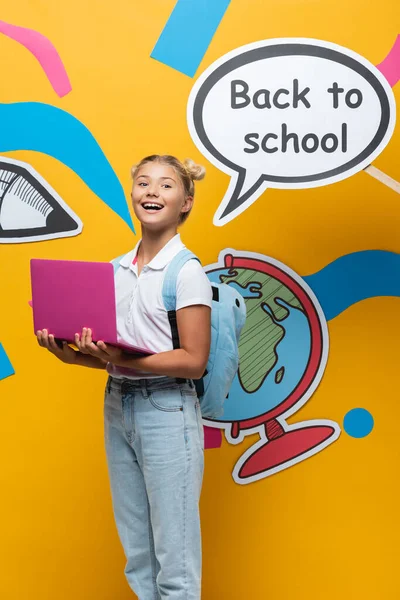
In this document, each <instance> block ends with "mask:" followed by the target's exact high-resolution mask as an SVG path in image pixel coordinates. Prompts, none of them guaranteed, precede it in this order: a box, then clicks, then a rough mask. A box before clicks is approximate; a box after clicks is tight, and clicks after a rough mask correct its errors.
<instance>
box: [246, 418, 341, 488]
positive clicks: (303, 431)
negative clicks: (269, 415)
mask: <svg viewBox="0 0 400 600" xmlns="http://www.w3.org/2000/svg"><path fill="white" fill-rule="evenodd" d="M302 425H303V426H296V429H291V430H289V431H286V430H285V429H284V428H283V427H282V425H281V424H280V423H279V421H277V420H276V419H272V420H271V421H268V422H267V423H265V425H264V428H265V434H266V437H267V440H266V442H265V444H263V445H261V446H260V442H257V444H255V446H254V451H253V452H251V449H252V448H253V446H252V447H250V449H249V450H247V452H246V454H247V453H250V454H249V455H248V456H247V458H246V459H245V460H244V462H243V464H241V466H240V468H239V471H238V474H237V477H238V479H239V480H243V481H245V480H246V479H249V478H254V477H256V478H257V479H261V478H262V477H267V476H268V474H269V472H270V471H272V470H273V471H274V472H276V471H281V470H283V469H285V468H288V467H290V466H291V464H294V462H296V463H298V462H300V461H302V460H305V459H306V458H308V456H310V455H312V454H315V453H316V452H318V451H319V450H318V449H319V447H320V446H321V445H324V446H326V445H327V444H326V442H327V440H329V438H331V437H332V436H334V435H335V433H336V430H335V428H334V427H333V426H332V425H317V424H313V423H311V424H310V425H307V424H302ZM333 441H334V440H332V442H333ZM241 461H242V459H240V460H239V461H238V463H237V467H239V464H240V463H241ZM237 467H236V468H235V470H236V469H237ZM270 474H272V473H270Z"/></svg>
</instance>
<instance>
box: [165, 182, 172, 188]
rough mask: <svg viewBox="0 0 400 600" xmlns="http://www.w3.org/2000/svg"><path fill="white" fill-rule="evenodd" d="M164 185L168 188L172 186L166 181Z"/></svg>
mask: <svg viewBox="0 0 400 600" xmlns="http://www.w3.org/2000/svg"><path fill="white" fill-rule="evenodd" d="M164 187H166V188H171V187H172V186H170V185H169V183H165V184H164Z"/></svg>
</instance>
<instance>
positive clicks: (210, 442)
mask: <svg viewBox="0 0 400 600" xmlns="http://www.w3.org/2000/svg"><path fill="white" fill-rule="evenodd" d="M221 444H222V433H221V430H220V429H215V428H214V427H207V426H205V427H204V448H205V450H211V449H212V448H220V447H221Z"/></svg>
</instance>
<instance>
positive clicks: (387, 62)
mask: <svg viewBox="0 0 400 600" xmlns="http://www.w3.org/2000/svg"><path fill="white" fill-rule="evenodd" d="M376 68H377V69H379V70H380V72H381V73H382V75H384V76H385V77H386V79H387V80H388V82H389V83H390V85H391V86H392V87H393V86H395V85H396V83H397V82H398V81H399V79H400V34H399V35H398V36H397V38H396V41H395V43H394V45H393V48H392V49H391V50H390V52H389V54H388V55H387V57H386V58H385V59H384V60H383V61H382V62H381V63H380V64H379V65H377V66H376Z"/></svg>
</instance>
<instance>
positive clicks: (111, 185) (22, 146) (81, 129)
mask: <svg viewBox="0 0 400 600" xmlns="http://www.w3.org/2000/svg"><path fill="white" fill-rule="evenodd" d="M0 122H1V129H0V152H10V151H13V150H34V151H35V152H43V153H44V154H48V155H49V156H52V157H54V158H56V159H57V160H59V161H60V162H62V163H64V165H67V167H69V168H70V169H72V170H73V171H75V173H76V174H77V175H78V176H79V177H80V178H81V179H82V181H84V182H85V183H86V185H87V186H88V187H89V188H90V189H91V190H92V191H93V192H94V193H95V194H96V195H97V196H98V197H99V198H101V199H102V200H103V202H105V204H107V206H109V207H110V208H111V210H113V211H114V212H115V213H117V215H119V216H120V217H121V219H123V220H124V221H125V223H126V224H127V225H128V226H129V227H130V228H131V229H132V230H133V223H132V219H131V216H130V213H129V209H128V204H127V201H126V197H125V194H124V190H123V188H122V186H121V183H120V181H119V179H118V177H117V176H116V174H115V172H114V170H113V168H112V167H111V165H110V163H109V162H108V160H107V158H106V156H105V155H104V152H103V151H102V149H101V148H100V146H99V144H98V143H97V141H96V139H95V138H94V137H93V135H92V134H91V132H90V131H89V129H88V128H87V127H85V125H83V123H81V121H79V120H78V119H77V118H75V117H74V116H73V115H71V114H70V113H68V112H66V111H64V110H61V109H60V108H56V107H55V106H51V105H49V104H42V103H40V102H16V103H13V104H0ZM58 191H59V192H60V191H61V195H62V190H58Z"/></svg>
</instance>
